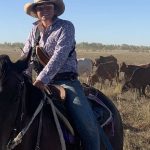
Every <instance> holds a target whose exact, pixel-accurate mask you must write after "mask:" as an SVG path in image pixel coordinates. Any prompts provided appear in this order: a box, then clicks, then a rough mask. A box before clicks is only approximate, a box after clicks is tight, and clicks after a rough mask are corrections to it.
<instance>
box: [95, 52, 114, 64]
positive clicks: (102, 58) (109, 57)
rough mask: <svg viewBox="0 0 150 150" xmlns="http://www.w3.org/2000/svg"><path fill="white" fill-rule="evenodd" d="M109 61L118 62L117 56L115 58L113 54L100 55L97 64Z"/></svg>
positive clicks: (96, 60)
mask: <svg viewBox="0 0 150 150" xmlns="http://www.w3.org/2000/svg"><path fill="white" fill-rule="evenodd" d="M107 62H113V63H114V62H115V63H117V58H115V57H114V56H113V55H110V56H100V57H99V58H96V59H95V66H98V65H99V64H101V63H107Z"/></svg>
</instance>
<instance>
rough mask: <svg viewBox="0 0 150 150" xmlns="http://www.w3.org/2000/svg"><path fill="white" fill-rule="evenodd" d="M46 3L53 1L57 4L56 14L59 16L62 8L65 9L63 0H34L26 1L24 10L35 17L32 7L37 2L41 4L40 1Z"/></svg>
mask: <svg viewBox="0 0 150 150" xmlns="http://www.w3.org/2000/svg"><path fill="white" fill-rule="evenodd" d="M45 2H46V3H47V2H50V3H53V4H55V5H56V6H57V16H60V15H61V14H62V13H63V12H64V10H65V5H64V2H63V0H34V2H33V3H26V4H25V5H24V11H25V12H26V13H27V14H28V15H30V16H32V17H35V18H37V15H36V13H35V11H34V7H35V6H36V5H37V4H41V3H45Z"/></svg>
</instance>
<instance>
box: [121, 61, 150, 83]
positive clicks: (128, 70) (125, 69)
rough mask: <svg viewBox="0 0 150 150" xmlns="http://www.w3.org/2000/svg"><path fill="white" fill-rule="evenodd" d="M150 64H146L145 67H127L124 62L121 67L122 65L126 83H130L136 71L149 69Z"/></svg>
mask: <svg viewBox="0 0 150 150" xmlns="http://www.w3.org/2000/svg"><path fill="white" fill-rule="evenodd" d="M149 66H150V64H144V65H127V64H126V63H125V62H123V63H122V64H121V65H120V72H124V79H125V81H129V80H130V78H131V76H132V74H133V73H134V71H135V70H136V69H139V68H147V67H149Z"/></svg>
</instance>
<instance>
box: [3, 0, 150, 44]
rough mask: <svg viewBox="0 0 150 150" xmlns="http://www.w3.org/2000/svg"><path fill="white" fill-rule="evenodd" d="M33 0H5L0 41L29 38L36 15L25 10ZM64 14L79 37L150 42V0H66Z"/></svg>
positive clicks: (98, 40)
mask: <svg viewBox="0 0 150 150" xmlns="http://www.w3.org/2000/svg"><path fill="white" fill-rule="evenodd" d="M27 2H32V0H21V1H19V0H8V1H1V7H0V15H1V17H0V18H1V21H0V43H3V42H25V40H26V38H27V36H28V34H29V31H30V30H31V27H32V22H34V21H35V19H34V18H32V17H30V16H28V15H26V14H25V12H24V11H23V6H24V4H25V3H27ZM64 2H65V5H66V10H65V13H64V14H63V15H61V16H60V18H63V19H67V20H70V21H72V22H73V24H74V26H75V29H76V41H77V42H78V43H79V42H89V43H91V42H98V43H103V44H132V45H148V46H150V0H64Z"/></svg>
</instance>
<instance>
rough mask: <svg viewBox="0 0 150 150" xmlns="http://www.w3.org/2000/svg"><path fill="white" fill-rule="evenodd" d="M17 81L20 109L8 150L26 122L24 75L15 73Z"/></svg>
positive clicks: (17, 98) (18, 109)
mask: <svg viewBox="0 0 150 150" xmlns="http://www.w3.org/2000/svg"><path fill="white" fill-rule="evenodd" d="M13 74H14V76H15V77H16V78H15V79H16V80H17V81H18V83H19V84H18V94H17V96H16V101H17V102H18V108H17V113H16V117H15V122H14V127H13V129H12V131H11V133H10V136H9V139H8V144H7V146H6V147H7V150H9V149H11V148H9V147H10V145H11V143H12V141H13V139H14V137H15V136H16V135H17V133H19V131H20V130H21V128H22V122H23V120H24V115H25V113H26V106H25V105H26V104H25V94H26V86H25V81H24V77H23V75H21V76H20V75H18V74H17V73H15V72H13Z"/></svg>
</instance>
